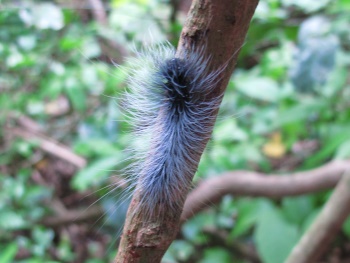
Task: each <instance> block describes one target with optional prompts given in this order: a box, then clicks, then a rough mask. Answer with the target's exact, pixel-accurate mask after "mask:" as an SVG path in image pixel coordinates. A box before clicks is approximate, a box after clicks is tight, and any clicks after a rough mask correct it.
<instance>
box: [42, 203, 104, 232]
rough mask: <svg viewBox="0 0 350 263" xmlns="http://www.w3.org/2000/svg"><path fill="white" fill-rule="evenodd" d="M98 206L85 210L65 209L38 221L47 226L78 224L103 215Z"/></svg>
mask: <svg viewBox="0 0 350 263" xmlns="http://www.w3.org/2000/svg"><path fill="white" fill-rule="evenodd" d="M103 214H104V213H103V210H102V209H101V208H100V207H97V206H96V207H91V208H89V209H87V210H66V211H65V212H64V213H59V214H58V215H55V216H49V217H45V218H43V219H42V220H41V221H40V222H39V223H40V224H42V225H44V226H47V227H59V226H65V225H69V224H73V223H74V224H78V223H82V222H87V221H95V220H96V219H99V218H101V217H102V216H103Z"/></svg>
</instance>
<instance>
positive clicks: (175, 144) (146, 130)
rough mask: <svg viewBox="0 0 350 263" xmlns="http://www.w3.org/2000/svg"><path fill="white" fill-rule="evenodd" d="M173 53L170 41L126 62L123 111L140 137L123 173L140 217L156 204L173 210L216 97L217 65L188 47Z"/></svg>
mask: <svg viewBox="0 0 350 263" xmlns="http://www.w3.org/2000/svg"><path fill="white" fill-rule="evenodd" d="M184 57H186V59H182V58H177V57H176V56H175V49H174V48H173V47H172V46H171V45H170V44H165V45H162V46H160V47H155V48H154V47H153V48H147V49H145V50H143V51H141V52H138V53H137V54H136V58H134V59H132V61H130V63H129V65H130V67H131V70H130V71H129V72H131V73H130V74H129V78H128V87H129V91H128V92H127V93H126V96H125V102H126V103H125V105H126V111H127V112H126V113H127V115H129V116H130V117H131V121H130V123H131V124H132V126H133V135H134V137H135V138H138V139H141V142H142V146H136V147H135V148H134V149H133V150H134V154H133V158H134V159H135V161H134V162H133V164H132V166H131V169H128V173H129V174H128V178H129V180H130V181H131V182H132V184H131V185H132V187H133V189H134V190H135V191H136V192H138V194H139V206H138V208H137V209H140V208H141V207H142V211H143V214H144V216H145V218H146V219H147V218H149V217H154V216H159V215H158V214H155V213H159V210H157V212H156V210H155V207H160V208H161V209H162V210H163V211H166V212H169V213H171V212H175V211H178V209H179V208H181V205H182V203H183V202H184V200H185V197H186V196H185V195H184V193H187V192H188V190H189V189H188V188H189V187H190V186H191V182H192V177H193V174H194V173H195V172H196V169H197V163H198V161H199V159H200V155H201V153H202V152H203V150H204V148H205V146H206V143H207V141H208V139H209V137H210V134H211V130H212V127H213V124H214V122H215V117H214V116H215V114H213V113H214V112H215V111H217V110H218V107H219V104H220V101H221V96H219V97H218V96H213V92H214V87H215V85H216V84H217V82H218V81H219V80H220V79H219V75H220V73H221V71H222V70H216V71H209V70H208V69H207V66H208V61H209V59H205V58H203V52H202V51H195V50H192V51H190V52H188V53H186V54H185V56H184Z"/></svg>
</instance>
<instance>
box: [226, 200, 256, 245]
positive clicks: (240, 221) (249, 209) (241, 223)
mask: <svg viewBox="0 0 350 263" xmlns="http://www.w3.org/2000/svg"><path fill="white" fill-rule="evenodd" d="M237 206H238V215H237V220H236V223H235V226H234V227H233V229H232V231H231V233H230V238H232V239H233V238H236V237H239V236H241V235H243V234H246V233H247V231H248V230H249V229H250V228H252V227H253V225H254V224H255V222H256V220H257V218H258V213H257V208H258V203H257V202H256V201H255V200H253V199H241V200H239V202H238V204H237Z"/></svg>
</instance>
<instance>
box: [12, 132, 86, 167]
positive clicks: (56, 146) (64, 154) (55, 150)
mask: <svg viewBox="0 0 350 263" xmlns="http://www.w3.org/2000/svg"><path fill="white" fill-rule="evenodd" d="M5 129H6V130H7V132H8V133H10V134H13V135H15V136H18V137H21V138H23V139H25V140H28V141H34V142H37V143H38V146H39V147H40V148H41V149H42V150H43V151H45V152H47V153H49V154H51V155H54V156H57V157H59V158H61V159H63V160H65V161H67V162H69V163H72V164H74V165H75V166H77V167H78V168H83V167H85V166H86V160H85V159H84V158H83V157H81V156H79V155H77V154H75V153H74V152H72V150H71V149H70V148H68V147H67V146H65V145H63V144H61V143H59V142H57V141H55V140H53V139H51V138H48V137H47V136H45V135H43V134H41V133H38V132H31V131H28V130H23V129H20V128H5Z"/></svg>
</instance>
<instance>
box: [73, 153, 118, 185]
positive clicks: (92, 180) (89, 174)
mask: <svg viewBox="0 0 350 263" xmlns="http://www.w3.org/2000/svg"><path fill="white" fill-rule="evenodd" d="M119 161H120V158H118V157H115V156H112V157H107V158H102V159H99V160H97V161H95V162H93V163H92V164H90V165H89V166H88V167H86V168H84V169H82V170H80V171H79V172H78V174H77V175H76V176H74V178H73V181H72V186H73V188H74V189H77V190H79V191H84V190H86V189H88V188H89V187H90V186H92V185H95V184H97V183H98V182H101V181H102V180H103V179H105V178H107V177H108V175H109V174H110V172H111V169H114V168H115V166H116V165H117V164H118V162H119Z"/></svg>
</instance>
